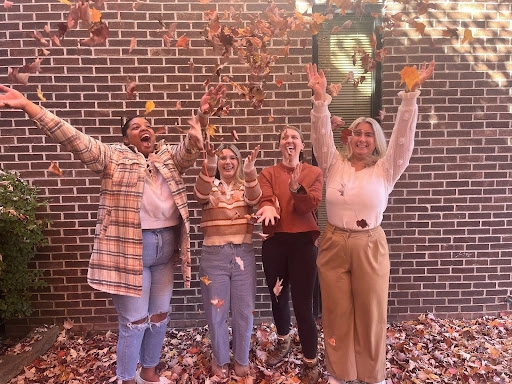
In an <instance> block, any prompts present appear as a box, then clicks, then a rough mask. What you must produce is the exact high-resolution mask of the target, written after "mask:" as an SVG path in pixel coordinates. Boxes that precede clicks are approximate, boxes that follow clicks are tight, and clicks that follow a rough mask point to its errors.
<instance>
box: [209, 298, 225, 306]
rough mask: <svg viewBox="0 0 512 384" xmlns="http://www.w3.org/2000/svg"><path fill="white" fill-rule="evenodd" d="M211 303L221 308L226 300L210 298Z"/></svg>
mask: <svg viewBox="0 0 512 384" xmlns="http://www.w3.org/2000/svg"><path fill="white" fill-rule="evenodd" d="M210 303H212V304H213V305H214V306H215V308H220V307H222V306H223V305H224V300H221V299H218V298H216V297H215V298H213V299H211V300H210Z"/></svg>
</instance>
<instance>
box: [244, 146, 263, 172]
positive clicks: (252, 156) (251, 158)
mask: <svg viewBox="0 0 512 384" xmlns="http://www.w3.org/2000/svg"><path fill="white" fill-rule="evenodd" d="M259 152H260V146H259V145H257V146H256V148H254V149H253V150H252V152H251V153H249V155H248V156H247V157H246V158H245V161H244V170H249V169H252V168H254V163H255V162H256V158H257V157H258V153H259Z"/></svg>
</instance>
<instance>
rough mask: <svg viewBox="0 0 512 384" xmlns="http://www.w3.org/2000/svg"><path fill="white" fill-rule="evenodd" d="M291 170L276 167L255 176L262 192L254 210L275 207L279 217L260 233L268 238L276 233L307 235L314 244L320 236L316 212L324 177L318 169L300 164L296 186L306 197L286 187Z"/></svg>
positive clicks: (320, 199) (280, 164) (284, 166)
mask: <svg viewBox="0 0 512 384" xmlns="http://www.w3.org/2000/svg"><path fill="white" fill-rule="evenodd" d="M293 170H294V168H292V167H288V166H286V165H284V164H283V163H279V164H277V165H274V166H272V167H268V168H265V169H263V170H262V171H261V173H260V174H259V176H258V181H259V183H260V187H261V191H262V195H261V199H260V203H259V206H258V209H260V208H262V207H264V206H266V205H274V206H276V205H277V206H278V207H279V209H278V213H279V216H280V217H281V218H280V219H279V220H278V221H277V223H276V224H275V225H267V226H266V225H263V233H266V234H268V235H269V236H272V235H273V234H274V233H277V232H288V233H298V232H311V233H312V235H313V240H316V239H317V238H318V236H320V230H319V229H318V224H317V221H316V209H317V208H318V206H319V205H320V203H321V202H322V188H323V183H324V177H323V174H322V171H321V170H320V168H318V167H315V166H312V165H310V164H307V163H303V164H302V171H301V173H300V176H299V179H298V182H299V184H300V185H301V186H302V187H303V189H304V190H305V192H306V193H293V192H292V191H290V187H289V184H288V183H289V181H290V175H291V173H292V172H293Z"/></svg>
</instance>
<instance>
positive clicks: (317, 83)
mask: <svg viewBox="0 0 512 384" xmlns="http://www.w3.org/2000/svg"><path fill="white" fill-rule="evenodd" d="M306 73H307V75H308V86H309V87H310V88H311V89H312V90H313V97H312V98H311V101H312V102H313V109H312V110H311V144H312V145H313V152H314V154H315V158H316V160H317V161H318V166H319V167H320V169H321V170H322V172H323V173H324V175H327V172H328V170H329V167H330V165H331V164H332V163H333V162H334V161H335V159H336V156H338V151H337V149H336V145H335V144H334V136H333V132H332V127H331V113H330V112H329V108H328V106H329V104H330V102H331V100H332V98H331V96H329V95H328V94H327V92H326V88H327V79H326V78H325V74H324V72H323V71H322V70H320V71H318V69H317V67H316V65H315V64H311V63H309V64H308V65H306Z"/></svg>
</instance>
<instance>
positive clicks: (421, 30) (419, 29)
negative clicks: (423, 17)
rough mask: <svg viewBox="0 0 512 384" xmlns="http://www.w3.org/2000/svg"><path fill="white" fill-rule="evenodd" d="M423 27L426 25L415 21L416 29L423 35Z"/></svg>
mask: <svg viewBox="0 0 512 384" xmlns="http://www.w3.org/2000/svg"><path fill="white" fill-rule="evenodd" d="M425 27H426V25H425V24H423V23H416V31H417V32H418V33H419V34H420V35H421V36H424V35H425Z"/></svg>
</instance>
